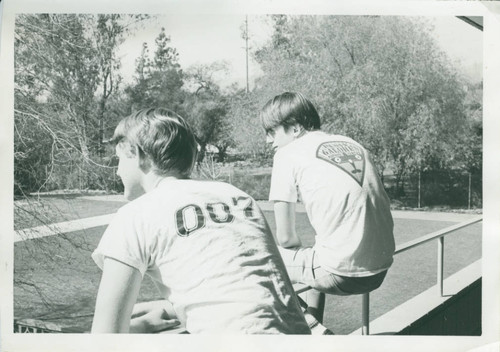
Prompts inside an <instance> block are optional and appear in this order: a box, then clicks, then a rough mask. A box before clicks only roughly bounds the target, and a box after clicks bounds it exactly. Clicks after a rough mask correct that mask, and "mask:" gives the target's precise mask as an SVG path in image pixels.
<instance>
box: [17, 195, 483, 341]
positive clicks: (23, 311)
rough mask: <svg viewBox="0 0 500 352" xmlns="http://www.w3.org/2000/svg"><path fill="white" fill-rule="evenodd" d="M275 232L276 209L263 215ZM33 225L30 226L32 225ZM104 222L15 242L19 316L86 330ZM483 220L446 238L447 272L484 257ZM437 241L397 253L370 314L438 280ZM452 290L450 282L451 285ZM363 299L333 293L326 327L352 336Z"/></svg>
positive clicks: (102, 208) (57, 214)
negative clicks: (95, 257)
mask: <svg viewBox="0 0 500 352" xmlns="http://www.w3.org/2000/svg"><path fill="white" fill-rule="evenodd" d="M43 203H44V204H45V205H46V204H49V203H50V208H51V209H52V210H53V211H52V213H51V214H52V215H51V220H53V221H62V220H70V219H77V218H84V217H88V216H95V215H101V214H105V213H110V212H113V211H115V210H116V209H117V208H118V207H119V206H121V205H122V204H123V203H122V202H118V201H114V202H108V201H92V200H88V199H81V198H72V199H57V198H53V199H50V200H44V202H43ZM264 213H265V215H266V217H267V219H268V221H269V224H270V226H271V228H272V229H273V230H274V227H275V225H274V219H273V214H272V212H267V211H266V212H264ZM19 214H21V213H19V212H18V213H17V216H16V222H17V224H16V227H17V228H24V227H29V226H35V225H39V224H40V222H43V221H42V219H38V220H31V222H30V221H27V220H26V219H25V220H24V221H21V217H20V215H19ZM27 224H28V225H27ZM452 224H453V223H452V222H444V221H424V220H410V219H401V218H397V219H395V237H396V243H397V244H401V243H405V242H407V241H409V240H411V239H414V238H418V237H420V236H422V235H425V234H427V233H430V232H433V231H436V230H439V229H442V228H444V227H447V226H449V225H452ZM297 227H298V233H300V234H301V235H302V236H303V239H304V241H305V242H306V243H309V244H312V242H313V230H312V228H311V226H310V224H309V221H308V220H307V216H306V215H305V214H304V213H299V214H298V216H297ZM103 231H104V227H98V228H93V229H87V230H83V231H76V232H72V233H68V234H64V235H60V236H50V237H45V238H39V239H36V240H28V241H23V242H17V243H16V244H15V249H14V281H15V283H14V315H15V317H16V318H31V319H39V320H44V321H50V322H54V323H58V324H60V325H61V326H64V327H76V328H77V329H78V330H79V331H82V332H83V331H88V330H89V328H90V325H91V321H92V315H93V311H94V301H95V297H96V293H97V288H98V284H99V280H100V271H99V269H98V268H97V266H96V265H95V264H94V262H93V261H92V259H91V258H90V254H91V253H92V251H93V249H94V248H95V247H96V245H97V243H98V241H99V239H100V237H101V235H102V232H103ZM480 234H481V224H475V225H473V226H470V227H468V228H466V229H464V230H461V231H459V232H457V233H456V234H454V235H451V236H450V237H447V239H446V241H445V248H446V251H445V277H447V276H449V275H451V274H453V273H455V272H456V271H458V270H460V269H461V268H463V267H465V266H467V265H468V264H470V263H472V262H474V261H476V260H477V259H479V258H481V236H480ZM436 251H437V250H436V244H435V243H428V244H425V245H422V246H420V247H418V248H415V249H413V250H410V251H407V252H404V253H402V254H400V255H398V256H396V258H395V262H394V264H393V267H392V268H391V269H390V271H389V274H388V275H387V278H386V280H385V282H384V284H383V285H382V287H381V288H379V289H378V290H376V291H375V292H374V293H372V294H371V305H370V307H371V310H370V315H371V316H370V318H371V319H372V320H373V319H375V318H376V317H378V316H380V315H382V314H384V313H385V312H387V311H389V310H390V309H392V308H394V307H396V306H398V305H399V304H401V303H402V302H405V301H406V300H408V299H410V298H411V297H413V296H415V295H417V294H419V293H420V292H423V291H425V290H426V289H428V288H429V287H431V286H433V285H435V283H436ZM445 293H446V287H445ZM156 298H159V297H158V294H157V291H156V288H155V287H154V284H153V283H152V282H151V280H150V279H149V278H146V279H145V281H144V283H143V286H142V288H141V292H140V298H139V300H140V301H145V300H151V299H156ZM360 302H361V297H360V296H350V297H337V296H328V297H327V303H326V309H325V325H326V326H327V327H329V328H330V329H332V330H333V331H334V332H335V333H336V334H348V333H350V332H352V331H354V330H356V329H357V328H359V327H360V324H361V304H360Z"/></svg>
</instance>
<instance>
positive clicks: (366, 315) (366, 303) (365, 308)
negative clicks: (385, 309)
mask: <svg viewBox="0 0 500 352" xmlns="http://www.w3.org/2000/svg"><path fill="white" fill-rule="evenodd" d="M361 314H362V320H363V327H362V328H361V333H362V334H363V335H370V293H368V292H367V293H363V295H362V304H361Z"/></svg>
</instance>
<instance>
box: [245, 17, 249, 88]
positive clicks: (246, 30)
mask: <svg viewBox="0 0 500 352" xmlns="http://www.w3.org/2000/svg"><path fill="white" fill-rule="evenodd" d="M245 53H246V56H245V58H246V65H247V94H248V93H249V92H250V88H249V84H248V15H245Z"/></svg>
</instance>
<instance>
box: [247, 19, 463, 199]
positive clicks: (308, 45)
mask: <svg viewBox="0 0 500 352" xmlns="http://www.w3.org/2000/svg"><path fill="white" fill-rule="evenodd" d="M272 20H273V21H274V34H273V36H272V37H271V40H270V41H269V42H268V43H267V44H266V45H265V46H264V47H262V48H261V49H259V50H258V51H257V52H256V53H255V57H256V60H257V61H258V62H259V63H260V65H261V68H262V69H263V71H264V72H265V75H263V76H262V78H261V79H260V80H259V81H258V82H257V89H255V91H254V96H255V97H258V98H257V99H258V100H261V97H263V96H267V97H268V98H270V97H272V96H274V95H275V94H278V93H281V92H283V91H286V90H292V91H300V92H302V93H304V94H305V95H306V96H307V97H309V98H310V99H311V100H312V101H313V102H314V103H315V105H316V106H317V107H318V110H319V113H320V115H321V116H322V125H323V129H325V130H327V131H330V132H333V133H339V134H344V135H347V136H350V137H352V138H354V139H356V140H358V141H359V142H360V143H362V144H363V145H365V147H366V148H367V149H369V150H370V151H371V152H372V153H373V154H374V157H375V161H376V164H377V166H378V167H379V169H381V170H382V171H383V170H384V169H385V168H387V167H389V166H390V167H391V168H392V169H393V171H394V174H395V176H396V183H397V186H398V188H399V192H404V182H403V177H404V176H405V175H406V174H407V173H408V172H411V171H412V170H419V169H422V168H424V167H426V164H428V163H431V160H432V162H433V163H434V162H436V161H438V163H441V164H443V163H445V162H446V160H447V159H449V157H450V155H451V153H453V150H452V149H451V148H448V147H447V146H448V145H449V144H450V143H451V141H453V140H454V139H456V138H457V136H458V135H459V131H460V129H461V126H463V124H464V121H465V119H466V117H465V114H464V105H463V99H464V92H463V89H462V88H463V82H462V81H461V79H460V78H459V77H458V75H457V74H456V72H455V71H454V70H453V68H451V65H450V64H449V62H448V60H447V58H446V57H445V56H444V54H443V53H442V52H441V51H440V50H439V49H438V47H437V45H436V43H435V42H434V41H433V39H432V37H431V36H430V34H429V31H430V26H429V24H428V23H427V22H425V21H423V20H421V19H419V18H406V17H405V18H404V17H389V16H383V17H378V16H356V17H346V16H345V17H344V16H275V17H273V18H272ZM262 100H264V99H262ZM256 101H257V100H256ZM379 172H380V170H379Z"/></svg>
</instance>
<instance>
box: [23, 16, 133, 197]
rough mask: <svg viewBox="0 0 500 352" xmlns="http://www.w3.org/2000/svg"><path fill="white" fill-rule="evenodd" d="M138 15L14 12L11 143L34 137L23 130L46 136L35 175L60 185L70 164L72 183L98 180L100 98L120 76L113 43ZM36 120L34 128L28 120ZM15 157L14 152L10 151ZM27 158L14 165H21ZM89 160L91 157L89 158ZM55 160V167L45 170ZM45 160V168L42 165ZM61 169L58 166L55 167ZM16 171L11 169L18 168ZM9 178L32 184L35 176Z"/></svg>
mask: <svg viewBox="0 0 500 352" xmlns="http://www.w3.org/2000/svg"><path fill="white" fill-rule="evenodd" d="M142 19H143V17H142V16H119V15H97V16H94V15H74V14H71V15H60V14H50V15H49V14H40V15H19V16H18V17H17V18H16V35H15V84H16V85H15V124H16V129H17V132H18V133H17V139H16V141H15V150H18V148H22V146H23V147H27V146H29V145H30V143H34V145H33V147H31V148H32V149H33V148H36V143H38V141H37V140H36V139H34V140H28V139H26V138H24V136H29V135H32V134H33V131H44V133H45V134H46V135H47V136H49V138H50V139H51V142H50V143H40V145H43V146H46V145H50V146H51V147H50V148H46V149H43V153H45V154H46V155H49V156H50V158H49V159H48V160H46V161H44V163H45V165H39V167H40V170H39V171H38V172H37V177H40V176H42V175H44V176H45V181H47V177H48V176H49V175H51V182H55V183H56V185H54V186H59V187H61V186H62V187H67V186H69V184H70V183H73V185H74V180H73V181H71V180H70V178H71V177H75V176H74V175H75V174H74V173H72V172H68V171H70V170H71V169H73V168H75V169H77V170H79V171H78V174H79V175H80V176H77V177H78V179H79V181H78V182H77V183H78V184H79V186H80V187H83V188H86V187H105V184H104V183H103V181H104V180H103V179H102V175H99V173H100V171H99V170H98V169H97V168H96V167H97V165H98V163H99V160H98V159H99V157H100V156H102V141H103V136H104V130H105V128H106V120H107V118H108V112H109V111H108V109H107V101H108V100H109V99H110V98H111V96H112V94H113V93H115V92H116V84H117V82H119V80H120V78H119V75H118V74H117V72H116V70H117V69H118V67H119V62H118V60H117V57H116V48H117V46H118V45H119V44H120V43H121V41H123V39H124V36H125V34H126V33H127V31H128V30H129V29H130V28H132V25H133V24H134V23H136V22H137V21H140V20H142ZM35 126H36V127H35ZM17 155H18V156H20V155H22V154H20V153H17ZM27 160H28V159H27V158H20V159H17V160H16V167H19V168H20V170H21V169H23V168H24V169H28V168H30V166H28V165H26V162H27ZM96 160H97V162H96ZM55 166H57V167H59V168H62V170H59V172H53V173H51V172H50V171H49V170H54V167H55ZM43 167H45V171H43ZM63 170H64V171H63ZM18 174H19V173H18ZM18 181H19V180H16V184H17V186H18V189H19V187H22V188H24V189H26V190H29V191H32V190H35V188H36V187H37V186H36V185H40V184H42V185H47V183H46V182H45V181H44V182H39V181H37V180H27V179H24V180H23V181H22V182H23V183H20V182H18Z"/></svg>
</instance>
